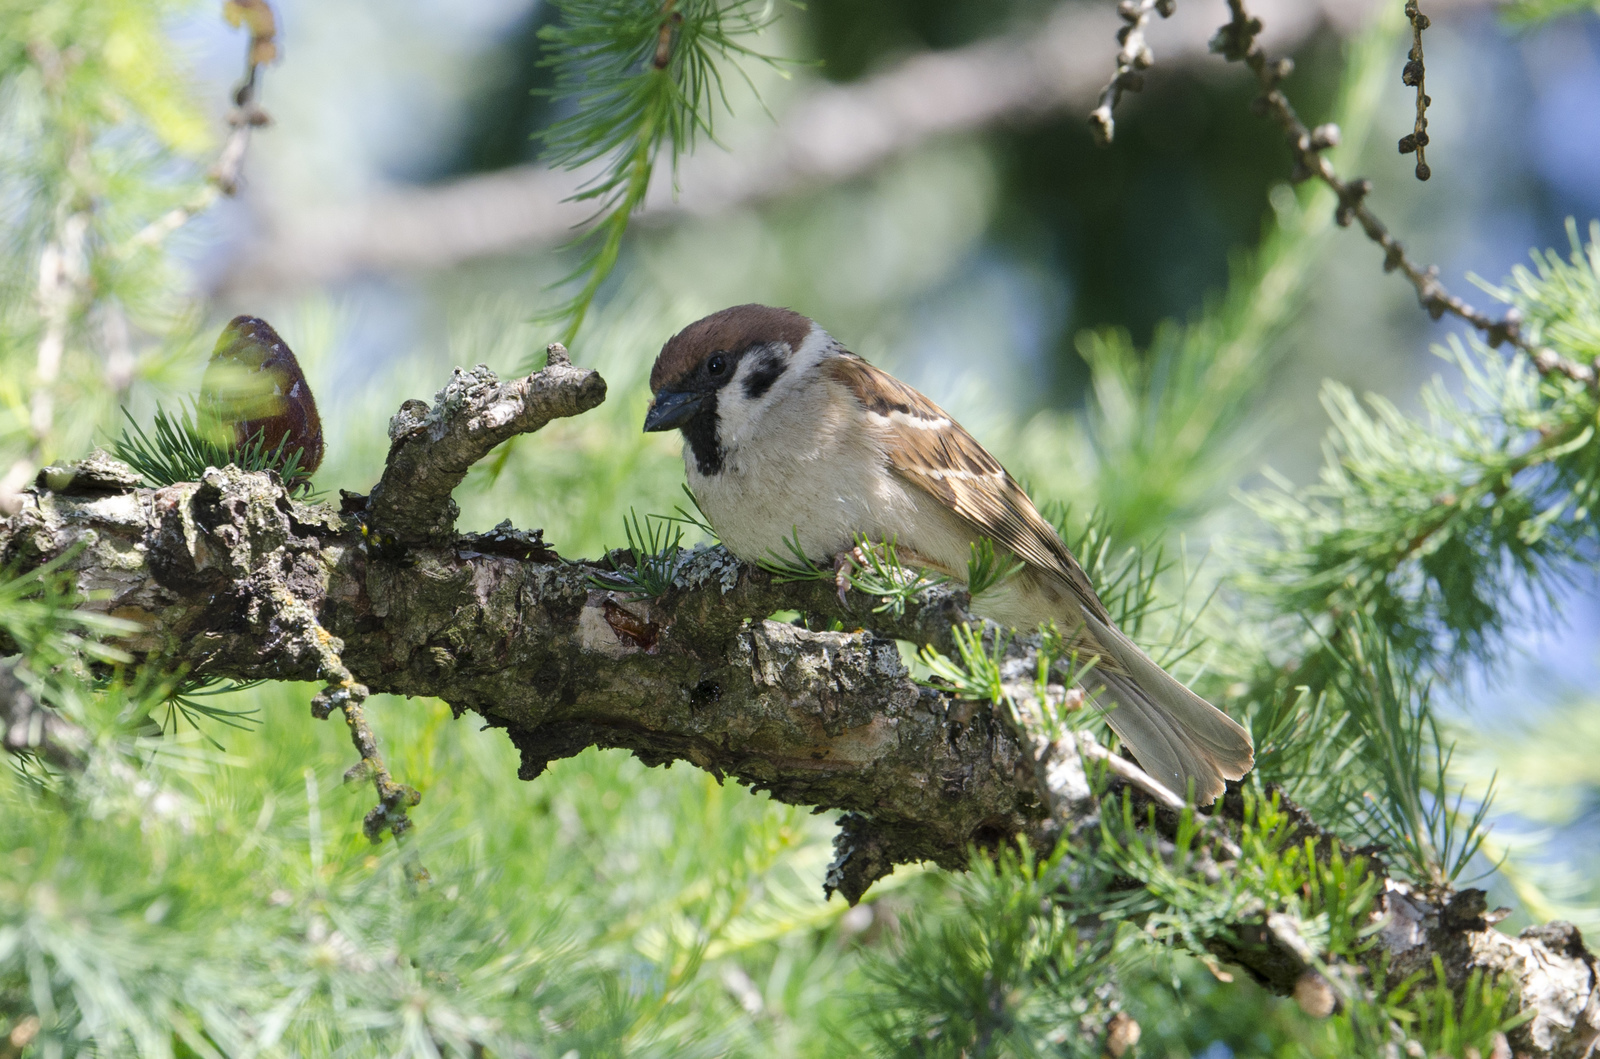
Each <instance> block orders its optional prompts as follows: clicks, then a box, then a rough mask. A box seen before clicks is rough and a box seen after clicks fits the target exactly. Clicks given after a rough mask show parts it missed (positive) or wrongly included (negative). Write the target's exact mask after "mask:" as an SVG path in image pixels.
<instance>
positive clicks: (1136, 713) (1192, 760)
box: [1084, 614, 1256, 805]
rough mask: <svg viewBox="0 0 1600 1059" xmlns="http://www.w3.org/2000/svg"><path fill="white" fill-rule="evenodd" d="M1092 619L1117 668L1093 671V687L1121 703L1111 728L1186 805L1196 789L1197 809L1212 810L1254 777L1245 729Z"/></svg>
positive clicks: (1090, 628) (1093, 631) (1090, 626)
mask: <svg viewBox="0 0 1600 1059" xmlns="http://www.w3.org/2000/svg"><path fill="white" fill-rule="evenodd" d="M1084 618H1085V621H1086V624H1087V630H1086V631H1087V632H1089V633H1090V635H1092V636H1093V637H1094V638H1095V640H1097V641H1099V643H1100V644H1101V645H1102V646H1103V647H1104V648H1105V649H1106V653H1107V654H1108V655H1109V656H1110V658H1109V659H1107V661H1109V662H1111V663H1113V664H1112V665H1103V666H1101V667H1096V668H1095V669H1092V670H1090V672H1089V677H1088V679H1089V683H1090V684H1096V683H1098V684H1099V685H1101V686H1102V687H1103V688H1104V689H1105V691H1106V693H1107V694H1108V695H1109V696H1110V697H1111V698H1112V699H1113V700H1115V707H1114V708H1112V709H1110V710H1108V711H1107V714H1106V720H1107V721H1109V722H1110V724H1111V727H1112V730H1113V731H1115V732H1116V733H1117V735H1119V736H1121V737H1122V741H1123V742H1124V743H1127V744H1128V748H1129V749H1131V750H1132V751H1133V756H1134V757H1136V758H1138V759H1139V765H1140V766H1141V767H1142V768H1143V769H1144V770H1145V771H1146V772H1148V773H1150V775H1151V776H1152V777H1154V778H1155V779H1157V780H1160V781H1161V782H1162V783H1164V784H1166V785H1167V786H1168V787H1171V788H1172V790H1173V791H1174V792H1176V793H1177V794H1178V795H1179V796H1180V797H1181V796H1183V795H1184V794H1185V792H1186V791H1187V789H1188V785H1189V782H1190V781H1191V780H1192V781H1194V799H1195V803H1196V804H1197V805H1209V804H1210V803H1211V802H1213V801H1215V800H1216V798H1217V796H1218V795H1220V794H1221V793H1222V792H1223V789H1224V786H1223V785H1224V781H1226V780H1236V779H1240V778H1242V777H1243V776H1244V774H1245V773H1246V772H1249V771H1250V767H1251V766H1252V765H1254V764H1255V759H1256V755H1255V746H1254V745H1253V744H1252V743H1251V740H1250V733H1249V732H1248V731H1246V730H1245V728H1244V726H1242V725H1240V724H1239V723H1238V722H1237V721H1235V720H1234V719H1233V718H1231V717H1229V716H1228V715H1227V714H1225V713H1223V712H1222V711H1221V710H1219V709H1217V708H1216V707H1215V706H1213V705H1211V704H1210V703H1209V702H1207V701H1206V700H1205V699H1202V698H1201V697H1200V696H1198V695H1196V694H1195V693H1194V692H1192V691H1190V690H1189V689H1188V688H1186V687H1184V686H1183V685H1182V684H1180V683H1179V682H1178V681H1177V680H1176V679H1175V678H1173V677H1172V676H1171V675H1170V674H1168V673H1167V671H1166V670H1164V669H1162V668H1161V667H1160V666H1158V665H1156V664H1155V662H1153V661H1151V659H1150V656H1149V655H1147V654H1145V653H1144V652H1143V651H1141V650H1140V649H1139V647H1138V645H1137V644H1135V643H1134V642H1133V641H1132V640H1130V639H1128V638H1127V637H1126V636H1124V635H1123V634H1122V631H1121V630H1120V629H1118V628H1116V627H1115V626H1112V625H1107V624H1105V623H1103V622H1101V621H1099V620H1098V619H1096V618H1095V617H1094V616H1092V615H1089V614H1085V615H1084ZM1107 705H1110V704H1107Z"/></svg>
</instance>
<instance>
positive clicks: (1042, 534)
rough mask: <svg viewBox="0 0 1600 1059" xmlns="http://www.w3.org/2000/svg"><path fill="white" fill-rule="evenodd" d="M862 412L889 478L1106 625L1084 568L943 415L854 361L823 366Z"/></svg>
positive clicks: (995, 465) (994, 463)
mask: <svg viewBox="0 0 1600 1059" xmlns="http://www.w3.org/2000/svg"><path fill="white" fill-rule="evenodd" d="M826 370H827V371H828V372H829V374H831V375H832V377H833V378H834V379H835V380H837V381H839V382H841V383H843V384H844V385H845V386H847V387H849V388H850V390H851V392H852V393H854V394H855V395H856V398H857V399H858V400H860V402H861V403H862V404H863V405H864V406H865V407H866V409H867V411H868V412H870V413H872V414H874V415H876V416H878V417H880V418H882V419H883V420H884V422H885V426H886V429H887V431H888V433H889V436H890V444H889V459H890V462H891V464H892V466H893V467H894V469H895V471H896V472H897V473H899V474H900V475H901V477H903V478H905V479H906V480H907V481H908V482H911V483H912V484H914V485H916V486H917V488H919V489H921V490H923V491H924V492H926V493H927V494H928V495H930V496H933V497H936V498H937V499H938V500H939V502H940V503H942V504H944V505H945V506H946V507H948V508H949V509H950V510H951V511H954V512H955V513H956V514H957V515H959V516H961V518H962V519H964V520H965V521H966V522H967V524H968V525H970V526H971V527H972V528H973V529H974V530H976V531H977V532H979V533H981V534H983V535H984V536H985V537H988V538H989V539H990V540H992V541H994V542H995V543H996V544H998V545H1000V546H1001V547H1003V548H1006V549H1008V550H1010V551H1011V552H1012V554H1014V555H1015V556H1016V557H1017V558H1019V559H1021V560H1023V561H1024V562H1026V563H1027V564H1028V565H1030V566H1033V567H1037V568H1039V569H1043V570H1049V571H1051V572H1053V573H1055V574H1056V575H1057V576H1058V577H1060V578H1061V580H1062V581H1064V582H1066V584H1067V586H1068V587H1069V588H1071V589H1072V591H1073V593H1074V595H1076V596H1077V597H1078V598H1079V600H1080V602H1081V603H1082V604H1083V606H1084V609H1085V610H1087V611H1088V612H1089V613H1091V614H1093V615H1094V616H1095V617H1097V618H1099V619H1100V620H1101V621H1103V622H1106V623H1108V624H1109V623H1110V621H1111V617H1110V615H1109V614H1107V613H1106V608H1105V604H1103V603H1101V602H1100V597H1099V596H1098V595H1096V594H1095V590H1094V586H1093V585H1092V584H1090V583H1089V576H1088V575H1087V574H1085V573H1084V572H1083V567H1081V566H1079V565H1078V561H1077V560H1076V559H1074V558H1073V557H1072V553H1071V552H1069V551H1068V550H1067V546H1066V545H1065V544H1063V543H1062V541H1061V538H1060V536H1059V535H1057V533H1056V531H1055V528H1054V527H1053V526H1051V525H1050V523H1048V522H1046V521H1045V520H1044V516H1042V515H1040V514H1039V509H1038V508H1036V507H1034V506H1033V501H1032V500H1031V499H1029V498H1028V494H1027V492H1026V491H1024V490H1023V488H1022V486H1020V485H1018V484H1017V483H1016V480H1015V479H1013V478H1012V477H1011V475H1009V474H1007V473H1006V469H1005V468H1004V467H1002V466H1000V461H999V460H997V459H995V458H994V457H993V456H991V455H989V452H988V450H986V449H985V448H984V447H983V446H982V445H980V444H978V442H977V440H976V439H974V438H973V436H972V435H971V434H968V433H967V432H966V430H964V429H962V427H961V424H959V423H957V422H956V421H955V420H954V419H952V418H951V417H950V416H949V415H948V414H947V413H946V412H945V411H944V409H942V408H940V407H939V406H938V405H936V404H934V403H933V402H932V401H930V400H928V399H927V398H926V397H924V396H923V395H922V394H920V393H918V392H917V391H916V390H914V389H912V388H911V387H909V386H907V385H906V384H905V383H903V382H901V381H900V380H899V379H896V378H895V377H894V376H892V375H890V374H888V373H887V372H884V371H881V370H879V369H878V368H875V367H873V366H872V365H871V364H868V363H867V362H866V361H864V360H862V359H861V358H860V357H857V356H855V355H854V354H847V355H845V356H840V357H833V358H830V359H829V360H828V361H827V362H826Z"/></svg>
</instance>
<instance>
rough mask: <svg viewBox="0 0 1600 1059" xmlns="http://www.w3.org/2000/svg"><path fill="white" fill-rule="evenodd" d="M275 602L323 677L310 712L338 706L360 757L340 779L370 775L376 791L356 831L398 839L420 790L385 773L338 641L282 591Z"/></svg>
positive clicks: (321, 715)
mask: <svg viewBox="0 0 1600 1059" xmlns="http://www.w3.org/2000/svg"><path fill="white" fill-rule="evenodd" d="M278 602H279V604H280V606H281V607H282V613H283V614H284V615H285V616H286V617H288V618H290V619H291V620H297V623H298V624H300V625H301V629H300V630H299V631H300V632H301V633H302V635H303V636H304V642H305V643H306V644H308V645H309V646H311V648H312V650H313V651H314V652H315V654H316V656H317V659H318V663H319V668H320V670H321V674H320V675H321V678H322V679H323V680H324V681H325V682H326V686H325V687H324V688H323V689H322V691H320V692H318V693H317V695H316V697H315V698H313V699H312V700H311V715H312V716H313V717H315V718H317V719H318V720H319V721H325V720H327V719H328V715H329V714H331V713H332V712H333V711H334V710H336V709H337V710H339V711H341V712H342V713H343V714H344V722H345V725H346V726H347V727H348V728H349V729H350V742H351V743H352V744H354V745H355V748H356V753H357V754H359V755H360V756H361V760H360V761H358V762H356V763H355V764H354V765H353V766H351V767H350V769H349V770H348V771H346V772H345V774H344V778H345V781H346V782H348V783H359V782H360V781H362V780H365V779H371V780H372V786H373V788H374V789H376V790H377V792H378V804H377V805H375V806H373V807H372V809H370V810H369V811H368V812H367V815H366V817H365V818H364V819H363V820H362V821H361V830H362V831H363V832H364V833H365V834H366V836H367V838H368V839H370V840H371V841H372V842H374V843H376V842H380V841H382V839H383V833H384V832H385V831H387V832H389V833H390V834H392V835H394V836H395V837H396V838H399V837H400V836H401V835H403V834H405V833H406V832H407V831H409V830H411V817H410V816H409V815H407V813H406V810H408V809H410V808H412V807H413V806H415V805H417V804H418V803H420V802H421V801H422V795H421V794H419V793H418V792H417V790H416V788H414V787H408V786H407V785H405V784H404V783H397V782H396V781H395V778H394V777H393V776H392V775H390V773H389V766H388V765H386V764H385V763H384V760H383V754H382V752H381V751H379V749H378V737H377V736H376V735H375V734H373V731H372V726H371V725H370V724H368V723H367V714H366V710H365V709H363V705H364V704H365V703H366V701H367V696H368V694H370V693H369V691H368V690H367V686H366V685H365V684H362V683H359V682H358V681H357V680H356V678H355V677H354V676H353V675H352V674H351V673H350V670H349V669H348V668H347V667H346V666H345V664H344V662H343V660H341V659H340V657H339V652H340V651H341V650H342V649H343V648H344V642H343V641H342V640H340V639H339V638H338V637H336V636H334V635H333V634H331V633H329V632H328V631H327V630H326V629H324V628H323V627H322V624H321V623H320V622H318V621H317V618H316V616H315V614H314V612H313V611H312V610H311V608H310V607H308V606H306V604H305V603H304V602H302V601H300V600H297V599H295V598H293V597H292V596H290V595H288V594H287V593H284V594H283V598H281V599H280V600H279V601H278Z"/></svg>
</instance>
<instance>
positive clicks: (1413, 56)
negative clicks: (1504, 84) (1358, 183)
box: [1400, 0, 1433, 180]
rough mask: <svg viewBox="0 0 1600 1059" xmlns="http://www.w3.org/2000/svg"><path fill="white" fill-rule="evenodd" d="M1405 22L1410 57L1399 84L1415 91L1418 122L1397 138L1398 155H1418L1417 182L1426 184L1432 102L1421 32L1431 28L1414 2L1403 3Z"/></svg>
mask: <svg viewBox="0 0 1600 1059" xmlns="http://www.w3.org/2000/svg"><path fill="white" fill-rule="evenodd" d="M1406 18H1408V19H1410V20H1411V53H1410V54H1409V55H1407V56H1406V65H1405V67H1404V68H1403V69H1402V70H1401V71H1400V80H1401V81H1402V82H1404V83H1405V84H1407V85H1409V86H1411V87H1414V88H1415V89H1416V90H1417V120H1416V122H1415V124H1413V125H1412V126H1411V132H1410V134H1409V135H1406V136H1402V137H1400V153H1401V154H1410V153H1411V152H1412V151H1415V152H1416V153H1417V179H1418V180H1427V179H1428V178H1429V177H1430V176H1432V175H1433V170H1431V169H1429V168H1428V159H1427V147H1428V104H1429V103H1432V102H1433V100H1432V99H1431V98H1429V96H1428V90H1427V77H1428V71H1427V67H1425V66H1424V65H1423V62H1422V31H1423V30H1425V29H1427V28H1428V26H1429V25H1430V24H1431V23H1430V22H1429V21H1428V16H1427V15H1424V14H1423V13H1422V11H1421V9H1420V8H1418V7H1417V0H1406Z"/></svg>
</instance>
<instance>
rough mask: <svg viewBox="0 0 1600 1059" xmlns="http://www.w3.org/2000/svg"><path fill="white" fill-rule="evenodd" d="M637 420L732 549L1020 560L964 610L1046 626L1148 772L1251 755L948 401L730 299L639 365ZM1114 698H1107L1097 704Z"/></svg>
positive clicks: (1244, 740)
mask: <svg viewBox="0 0 1600 1059" xmlns="http://www.w3.org/2000/svg"><path fill="white" fill-rule="evenodd" d="M650 390H651V392H652V394H653V395H654V400H653V401H652V403H651V406H650V411H649V413H648V414H647V415H646V417H645V421H644V429H645V430H646V431H664V430H673V429H676V430H679V431H682V433H683V440H684V445H683V459H684V465H685V469H686V471H687V474H688V482H689V488H690V490H691V491H692V492H693V493H694V497H695V499H696V501H697V502H698V503H699V505H700V508H701V510H702V511H703V512H704V513H705V515H706V517H707V518H708V519H709V520H710V522H711V526H712V529H714V530H715V531H716V533H717V536H718V537H719V538H720V539H721V540H722V543H723V544H724V545H725V546H726V547H727V548H728V550H729V551H730V552H732V553H733V554H734V555H736V556H738V557H739V558H741V559H744V560H747V561H751V562H754V561H757V560H760V559H762V558H765V557H767V556H769V555H784V554H786V552H787V551H788V548H787V546H786V541H792V542H794V543H795V544H798V546H799V548H800V550H801V551H802V552H803V553H804V554H805V555H806V556H807V557H808V558H811V559H814V560H827V559H830V558H832V559H836V560H840V561H843V560H844V558H845V557H847V556H849V555H850V554H851V553H852V552H853V551H855V550H856V549H857V548H858V546H859V545H858V542H860V541H861V540H862V539H866V540H868V541H875V542H877V541H883V542H894V543H895V546H896V551H897V554H898V557H899V560H900V562H901V563H902V564H906V565H909V566H913V567H921V568H923V569H926V570H930V571H934V572H936V573H939V574H943V575H944V576H946V577H949V578H951V579H952V580H955V581H959V582H962V583H965V581H966V579H967V570H968V560H969V557H970V556H971V555H972V547H973V545H974V544H976V543H977V542H979V541H983V540H987V541H989V542H991V544H992V545H993V547H994V549H995V554H996V555H997V556H1006V555H1009V556H1010V557H1012V560H1013V561H1014V562H1016V563H1020V564H1021V565H1020V568H1018V570H1017V572H1016V573H1015V574H1014V575H1012V576H1011V577H1009V578H1006V579H1004V580H1003V581H1001V582H1000V583H999V584H997V585H995V586H993V587H991V588H989V589H987V590H986V591H984V592H982V593H980V594H979V595H978V596H977V597H975V598H974V599H973V600H972V610H973V612H974V613H975V614H977V615H978V616H980V617H984V618H988V619H990V620H992V621H995V622H997V623H999V624H1001V625H1004V626H1011V627H1014V628H1018V629H1023V630H1031V629H1034V628H1036V627H1038V626H1039V625H1041V624H1043V623H1045V622H1051V621H1053V622H1055V624H1056V627H1057V628H1058V629H1059V630H1061V631H1062V632H1063V634H1064V635H1065V636H1066V637H1067V638H1068V641H1069V643H1070V644H1071V645H1072V646H1073V647H1075V648H1076V649H1077V650H1078V652H1079V657H1080V659H1084V658H1089V657H1093V658H1094V659H1095V663H1094V665H1093V666H1092V667H1091V668H1090V669H1089V671H1088V674H1087V676H1086V678H1085V683H1086V684H1087V685H1089V687H1087V688H1086V690H1089V691H1092V692H1095V693H1096V694H1097V695H1098V696H1099V697H1100V699H1101V701H1102V705H1104V706H1107V707H1108V708H1107V711H1106V719H1107V721H1108V722H1109V723H1110V725H1111V727H1112V729H1113V730H1114V731H1115V732H1116V733H1117V734H1118V735H1119V736H1120V737H1121V739H1122V741H1123V743H1124V744H1126V745H1127V747H1128V748H1129V749H1130V750H1132V752H1133V755H1134V757H1135V758H1136V759H1137V760H1138V762H1139V764H1140V765H1141V766H1142V767H1143V768H1144V769H1145V771H1146V772H1148V773H1150V775H1151V776H1152V777H1153V778H1155V779H1157V780H1159V781H1160V782H1161V783H1163V784H1164V785H1166V786H1167V787H1170V788H1171V789H1172V790H1173V791H1175V792H1177V793H1178V794H1180V795H1182V794H1183V793H1185V792H1186V791H1187V790H1188V789H1189V787H1190V784H1192V785H1193V796H1194V798H1195V801H1196V804H1200V805H1206V804H1209V803H1211V802H1212V801H1214V800H1215V799H1216V797H1217V796H1218V795H1220V794H1221V793H1222V792H1223V790H1224V783H1225V781H1227V780H1236V779H1240V778H1241V777H1243V776H1244V774H1245V773H1246V772H1248V771H1249V770H1250V768H1251V766H1252V765H1253V764H1254V761H1255V751H1254V747H1253V745H1252V743H1251V740H1250V733H1249V732H1248V731H1246V730H1245V728H1244V727H1242V726H1241V725H1240V724H1238V723H1237V722H1236V721H1234V720H1233V719H1232V718H1230V717H1228V716H1227V715H1226V714H1224V713H1223V712H1222V711H1221V710H1219V709H1217V708H1216V707H1215V706H1212V705H1211V704H1210V703H1209V702H1207V701H1206V700H1205V699H1203V698H1201V697H1200V696H1199V695H1197V694H1195V693H1194V692H1193V691H1191V690H1189V689H1188V688H1187V687H1185V686H1184V685H1183V684H1181V683H1180V682H1179V681H1178V680H1176V679H1175V678H1173V677H1172V676H1171V675H1170V674H1168V673H1167V672H1166V671H1165V670H1163V669H1162V668H1161V667H1160V666H1158V665H1157V664H1156V663H1155V662H1154V661H1152V660H1151V658H1150V656H1149V655H1147V654H1145V652H1144V651H1142V650H1141V649H1140V648H1139V647H1138V646H1137V645H1136V644H1134V642H1133V641H1132V640H1130V639H1129V638H1128V637H1127V636H1125V635H1124V634H1123V633H1122V631H1121V630H1120V629H1118V628H1117V626H1116V624H1115V622H1113V621H1112V619H1111V615H1110V614H1109V613H1108V612H1107V610H1106V607H1105V604H1104V603H1102V602H1101V600H1100V597H1099V596H1098V595H1096V594H1095V590H1094V586H1093V585H1092V584H1090V582H1089V578H1088V576H1087V575H1086V574H1085V573H1084V571H1083V568H1082V567H1081V566H1080V565H1079V564H1078V561H1077V560H1076V559H1074V558H1073V557H1072V553H1071V552H1070V551H1069V550H1068V549H1067V546H1066V544H1065V543H1063V542H1062V540H1061V537H1060V536H1059V535H1058V534H1057V533H1056V531H1055V528H1054V527H1053V526H1051V525H1050V523H1049V522H1047V521H1046V520H1045V519H1044V517H1043V516H1041V515H1040V514H1039V511H1038V509H1037V508H1036V507H1034V504H1033V501H1032V500H1030V499H1029V498H1028V494H1027V492H1026V491H1025V490H1023V488H1022V487H1021V486H1020V485H1018V484H1017V482H1016V480H1015V479H1014V478H1012V477H1011V475H1010V474H1008V473H1006V469H1005V468H1004V467H1002V466H1001V465H1000V462H999V461H998V460H996V459H995V458H994V457H993V456H991V455H990V454H989V452H988V451H987V450H986V449H984V447H983V446H982V445H980V444H978V442H977V441H976V440H975V439H974V438H973V437H972V435H971V434H969V433H967V431H966V430H964V429H962V427H961V424H959V423H957V422H956V421H955V420H954V419H952V418H951V417H950V416H949V415H948V414H947V413H946V412H945V411H944V410H943V409H941V408H940V407H939V406H938V405H936V404H934V403H933V402H932V401H930V400H928V398H926V397H924V396H923V395H922V394H920V393H918V392H917V391H916V390H914V389H912V388H911V387H910V386H907V385H906V384H905V383H903V382H900V381H899V380H898V379H896V378H894V377H893V376H891V375H889V374H888V373H887V372H884V371H882V370H880V369H878V368H875V367H873V366H872V365H871V364H868V363H867V362H866V361H865V360H862V359H861V358H860V357H858V356H856V355H855V354H854V353H851V352H850V351H848V350H847V349H845V348H844V347H843V346H841V345H840V344H839V343H838V342H837V341H835V340H834V338H833V337H832V336H830V335H829V334H828V332H827V331H825V330H823V329H822V328H821V327H819V326H817V324H815V323H813V322H812V321H811V320H810V319H808V318H807V317H805V316H802V315H801V314H799V313H797V312H793V311H791V310H788V309H777V308H772V307H769V306H765V305H736V306H734V307H732V308H730V309H724V310H722V311H721V312H718V313H713V314H712V315H710V316H707V317H706V318H705V319H703V320H698V321H696V322H694V323H692V324H690V325H689V326H688V327H685V328H684V329H683V330H682V331H680V332H678V333H677V334H676V335H674V336H673V337H672V338H671V339H669V340H668V341H667V343H666V344H665V345H664V346H662V348H661V354H660V356H659V357H657V358H656V362H655V366H654V368H652V370H651V372H650ZM1105 699H1109V700H1110V702H1109V703H1106V702H1105V701H1104V700H1105Z"/></svg>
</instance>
